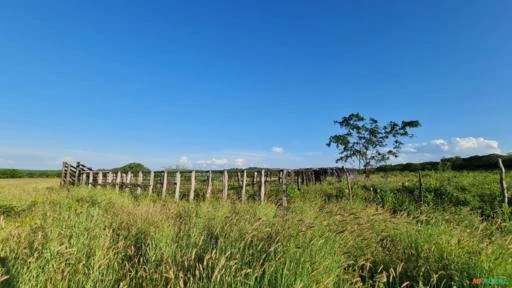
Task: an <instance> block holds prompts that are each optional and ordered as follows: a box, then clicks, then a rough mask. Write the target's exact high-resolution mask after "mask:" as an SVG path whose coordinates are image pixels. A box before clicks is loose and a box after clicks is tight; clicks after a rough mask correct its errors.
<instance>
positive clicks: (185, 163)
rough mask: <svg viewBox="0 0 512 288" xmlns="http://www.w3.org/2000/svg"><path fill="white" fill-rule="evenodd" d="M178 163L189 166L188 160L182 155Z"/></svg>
mask: <svg viewBox="0 0 512 288" xmlns="http://www.w3.org/2000/svg"><path fill="white" fill-rule="evenodd" d="M178 163H179V164H180V165H183V166H188V165H189V164H190V159H188V157H187V156H185V155H183V156H181V157H180V161H179V162H178Z"/></svg>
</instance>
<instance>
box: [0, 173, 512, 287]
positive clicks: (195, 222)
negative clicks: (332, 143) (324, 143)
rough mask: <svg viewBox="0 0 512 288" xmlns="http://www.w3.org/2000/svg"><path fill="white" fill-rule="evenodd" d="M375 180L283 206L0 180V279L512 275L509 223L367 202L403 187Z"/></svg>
mask: <svg viewBox="0 0 512 288" xmlns="http://www.w3.org/2000/svg"><path fill="white" fill-rule="evenodd" d="M383 177H384V176H382V175H381V176H377V177H375V178H374V179H371V180H370V182H360V183H355V184H354V186H355V188H354V189H355V193H356V194H357V198H356V200H355V201H354V203H352V204H351V203H348V201H346V199H344V198H343V196H341V197H338V198H336V197H334V198H333V199H334V200H331V201H326V199H330V198H329V197H326V195H329V194H330V193H334V194H338V193H341V194H343V193H344V191H343V189H344V188H343V186H340V185H339V183H335V182H333V183H330V184H323V185H319V186H317V187H310V188H307V191H304V192H302V193H298V194H294V195H291V196H290V201H289V204H290V205H289V207H288V208H287V209H283V208H281V207H279V206H276V205H274V204H272V203H267V204H264V205H260V204H258V203H257V202H250V203H248V204H240V203H238V202H228V203H223V202H222V201H209V202H196V203H188V202H185V201H184V202H180V203H175V202H174V201H173V200H172V199H171V197H169V199H166V200H164V201H162V200H161V198H160V197H157V196H154V197H142V198H139V199H136V198H134V197H132V196H131V195H130V194H129V193H126V192H122V193H116V192H115V191H113V190H109V189H93V190H90V191H88V190H87V189H84V188H79V189H71V190H70V191H66V190H64V189H58V188H56V187H57V185H58V181H56V180H49V179H44V180H36V179H34V180H32V179H29V180H0V207H4V208H3V210H0V213H1V214H0V215H1V216H0V257H1V261H0V265H1V267H2V268H1V269H2V270H1V272H0V279H2V280H1V282H0V286H2V287H162V286H164V287H354V286H362V287H401V286H402V285H405V286H407V285H409V286H414V287H421V286H423V287H453V286H454V285H457V287H465V286H469V284H470V282H471V280H472V278H473V277H490V276H495V275H496V276H506V277H508V278H509V279H512V240H511V236H510V235H511V233H512V229H511V227H510V224H508V223H504V222H503V221H501V220H499V219H497V220H488V221H483V222H482V221H481V220H480V218H479V216H478V214H477V213H476V212H474V211H472V209H471V207H469V206H468V207H465V208H460V209H453V210H450V212H443V211H440V209H437V207H435V206H434V204H435V203H430V205H431V206H432V207H430V206H429V205H425V206H424V207H417V208H416V209H417V213H408V211H403V212H400V211H396V209H395V210H394V209H393V207H392V206H389V207H387V206H386V205H382V203H373V200H371V199H370V198H367V196H365V195H364V194H363V193H365V191H366V190H365V189H366V188H364V187H365V186H364V185H376V186H375V187H377V186H378V187H384V186H383V185H385V184H386V183H388V184H387V185H391V184H389V183H394V182H393V181H396V182H397V185H401V184H400V183H398V182H399V181H398V176H392V177H396V178H393V179H392V180H390V181H389V182H386V181H384V178H383ZM408 177H409V178H410V179H411V180H410V181H411V182H412V181H413V180H412V179H414V176H413V175H409V176H404V178H403V179H406V178H407V179H409V178H408ZM388 180H389V179H388ZM358 181H359V180H358ZM361 181H362V180H361ZM379 181H383V182H379ZM409 185H412V184H409ZM391 186H392V185H391ZM322 189H323V190H322ZM382 189H384V188H382ZM390 189H391V188H390ZM324 190H325V191H324ZM294 193H295V192H294ZM365 197H366V198H365ZM336 199H338V200H336ZM372 199H373V198H372ZM390 201H391V200H390ZM393 201H395V200H393ZM389 205H390V204H389Z"/></svg>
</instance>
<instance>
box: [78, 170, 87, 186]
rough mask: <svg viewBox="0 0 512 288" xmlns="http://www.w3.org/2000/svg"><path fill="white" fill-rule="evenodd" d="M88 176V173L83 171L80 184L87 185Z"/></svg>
mask: <svg viewBox="0 0 512 288" xmlns="http://www.w3.org/2000/svg"><path fill="white" fill-rule="evenodd" d="M86 177H87V174H86V173H85V172H84V173H82V179H81V180H80V185H85V178H86Z"/></svg>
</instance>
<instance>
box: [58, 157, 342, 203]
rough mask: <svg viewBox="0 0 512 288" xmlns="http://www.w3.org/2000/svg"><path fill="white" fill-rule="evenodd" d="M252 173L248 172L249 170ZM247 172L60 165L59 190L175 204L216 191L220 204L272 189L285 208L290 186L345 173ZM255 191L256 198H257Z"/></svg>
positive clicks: (335, 170) (323, 170)
mask: <svg viewBox="0 0 512 288" xmlns="http://www.w3.org/2000/svg"><path fill="white" fill-rule="evenodd" d="M251 170H252V169H249V171H251ZM247 171H248V169H229V170H209V171H204V170H190V171H167V170H164V171H149V172H143V171H138V172H136V173H134V174H132V172H127V173H122V172H121V171H115V172H114V171H110V170H94V169H92V168H91V167H88V166H86V165H84V164H82V163H80V162H77V163H76V165H72V164H71V163H69V162H63V163H62V174H61V181H60V185H61V187H69V186H87V187H88V188H89V189H93V188H98V187H111V188H113V189H115V191H133V192H134V193H136V194H137V195H142V194H146V193H147V195H152V194H153V193H155V192H156V193H157V194H160V195H161V197H162V198H166V197H167V194H168V193H172V190H174V199H175V200H176V201H180V200H184V199H186V198H188V200H189V201H195V200H199V199H202V198H204V199H205V200H209V199H211V198H212V197H214V191H219V192H221V193H219V194H217V197H218V198H219V197H220V199H222V200H223V201H227V200H228V199H229V198H235V199H240V200H241V201H242V202H246V201H247V200H248V198H249V197H250V196H252V198H254V199H257V198H259V201H260V202H262V203H263V202H265V200H266V199H267V198H268V197H270V194H268V190H272V189H274V190H275V191H279V193H278V195H277V198H281V199H282V201H283V205H286V190H287V189H288V186H289V185H295V184H296V185H297V188H298V189H299V191H302V189H303V188H302V187H303V185H312V184H316V183H322V182H323V181H325V179H326V178H327V177H336V178H337V179H338V180H340V181H341V179H342V176H343V173H344V172H343V169H342V168H338V167H335V168H307V169H286V170H284V169H281V170H278V169H262V170H259V171H254V173H253V175H252V179H247V178H248V174H247ZM249 175H250V174H249ZM172 176H174V181H173V180H171V179H172ZM219 176H220V177H219ZM219 178H220V179H219ZM218 180H220V181H218ZM248 180H249V183H251V184H249V185H247V182H248ZM173 188H174V189H173ZM248 188H249V189H248ZM159 191H160V192H159ZM183 191H185V193H187V192H188V195H181V193H182V192H183ZM203 191H205V193H204V194H202V192H203ZM249 192H251V193H249ZM258 192H259V197H257V195H258ZM248 194H250V195H248ZM183 197H185V198H183Z"/></svg>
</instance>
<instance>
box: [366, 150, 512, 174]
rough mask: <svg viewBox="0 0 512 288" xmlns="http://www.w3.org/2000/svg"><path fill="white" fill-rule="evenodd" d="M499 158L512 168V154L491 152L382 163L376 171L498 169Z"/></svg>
mask: <svg viewBox="0 0 512 288" xmlns="http://www.w3.org/2000/svg"><path fill="white" fill-rule="evenodd" d="M498 158H501V159H502V160H503V165H504V166H505V168H509V169H510V168H512V155H499V154H489V155H484V156H471V157H467V158H462V157H449V158H443V159H441V161H437V162H436V161H430V162H421V163H404V164H395V165H382V166H379V167H377V168H376V169H375V170H376V171H383V172H386V171H410V172H414V171H420V170H454V171H462V170H496V169H498Z"/></svg>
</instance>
